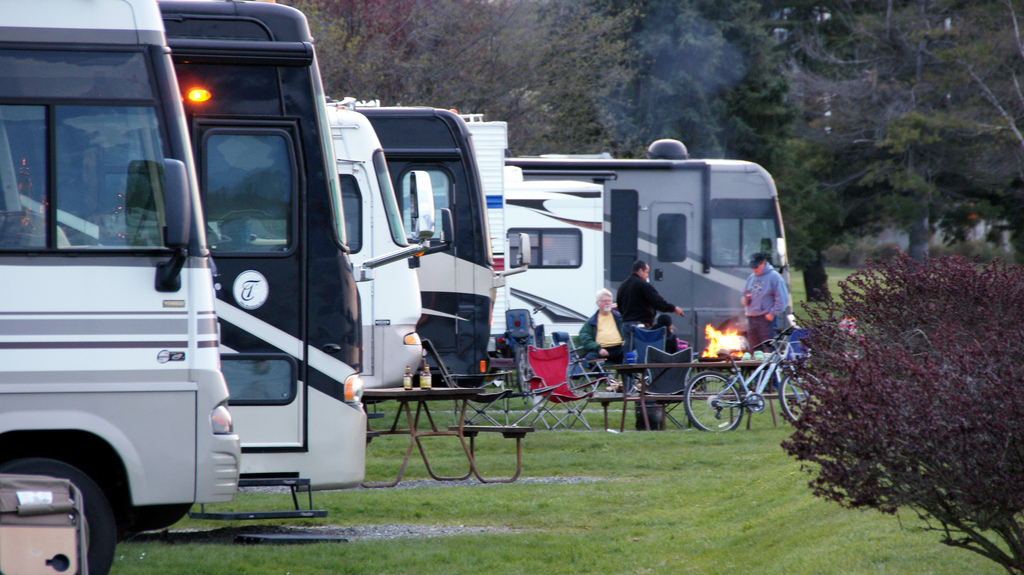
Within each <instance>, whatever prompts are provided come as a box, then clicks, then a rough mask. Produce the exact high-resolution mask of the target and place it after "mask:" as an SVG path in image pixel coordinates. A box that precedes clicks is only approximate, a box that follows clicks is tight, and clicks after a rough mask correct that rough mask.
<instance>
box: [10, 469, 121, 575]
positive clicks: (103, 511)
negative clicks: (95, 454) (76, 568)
mask: <svg viewBox="0 0 1024 575" xmlns="http://www.w3.org/2000/svg"><path fill="white" fill-rule="evenodd" d="M0 473H20V474H25V475H48V476H50V477H59V478H61V479H69V480H71V482H72V483H74V484H75V485H76V486H77V487H78V489H79V491H81V492H82V499H83V500H84V507H85V520H86V541H87V542H88V545H89V550H88V552H87V557H88V563H87V565H88V566H89V575H107V573H109V572H110V567H111V565H113V563H114V547H115V546H116V545H117V522H116V521H115V520H114V512H113V510H112V509H111V507H110V503H109V502H108V501H107V497H106V495H104V494H103V490H102V489H100V487H99V485H96V482H95V481H93V480H92V479H91V478H90V477H89V476H88V475H86V474H85V473H83V472H82V471H81V470H79V469H78V468H77V467H74V466H71V465H68V464H67V463H64V462H63V461H57V460H56V459H45V458H42V457H27V458H25V459H15V460H13V461H8V462H7V463H4V464H2V465H0Z"/></svg>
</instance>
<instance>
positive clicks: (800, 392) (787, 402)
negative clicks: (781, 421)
mask: <svg viewBox="0 0 1024 575" xmlns="http://www.w3.org/2000/svg"><path fill="white" fill-rule="evenodd" d="M808 379H810V380H811V381H813V382H815V383H817V381H818V380H817V379H815V378H814V376H813V375H801V376H796V375H787V376H785V377H784V378H783V380H782V385H781V386H780V387H779V405H780V406H782V415H783V416H785V418H786V419H788V420H790V421H796V420H798V419H800V414H801V413H803V410H804V406H805V405H807V402H808V401H809V400H810V398H811V396H810V394H809V393H807V391H806V388H805V387H804V382H805V381H807V380H808Z"/></svg>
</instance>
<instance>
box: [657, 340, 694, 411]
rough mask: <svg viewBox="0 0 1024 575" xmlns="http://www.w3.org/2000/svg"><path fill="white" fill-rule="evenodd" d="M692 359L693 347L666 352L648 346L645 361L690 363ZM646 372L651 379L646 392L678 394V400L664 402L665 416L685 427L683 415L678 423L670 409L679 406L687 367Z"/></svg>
mask: <svg viewBox="0 0 1024 575" xmlns="http://www.w3.org/2000/svg"><path fill="white" fill-rule="evenodd" d="M692 359H693V349H691V348H687V349H684V350H681V351H677V352H676V353H668V352H666V351H663V350H660V349H658V348H654V347H652V348H650V349H648V350H647V363H690V361H691V360H692ZM648 372H649V373H650V374H651V381H650V383H648V384H647V393H649V394H658V395H677V396H679V399H680V401H679V402H675V401H673V402H671V403H669V402H666V403H665V417H666V418H667V419H668V420H669V421H671V422H672V423H673V424H674V425H675V426H676V427H678V428H680V429H682V428H684V427H686V419H685V417H684V419H683V422H682V423H680V422H679V420H677V419H676V418H675V417H672V410H674V409H675V408H677V407H679V405H680V404H681V403H682V401H681V400H682V396H683V393H684V392H685V391H686V377H687V376H688V375H689V374H690V369H689V368H672V369H653V368H652V369H650V370H648Z"/></svg>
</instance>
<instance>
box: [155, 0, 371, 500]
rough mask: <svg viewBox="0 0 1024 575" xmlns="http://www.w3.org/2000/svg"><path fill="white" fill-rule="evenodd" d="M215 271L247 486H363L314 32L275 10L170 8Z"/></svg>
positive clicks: (347, 276)
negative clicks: (297, 482)
mask: <svg viewBox="0 0 1024 575" xmlns="http://www.w3.org/2000/svg"><path fill="white" fill-rule="evenodd" d="M160 9H161V11H162V12H163V19H164V23H165V25H166V27H167V34H168V44H169V45H170V46H171V49H172V55H173V58H174V62H175V70H176V73H177V76H178V83H179V85H180V88H181V98H182V99H183V100H184V101H185V112H186V114H187V115H188V119H189V121H190V127H191V135H192V145H193V146H194V153H195V158H196V165H197V170H198V173H199V186H200V190H201V192H202V205H203V210H204V212H205V215H206V221H207V224H206V225H207V229H206V232H207V234H208V236H209V244H210V249H211V251H212V252H213V255H214V258H215V259H216V263H217V271H218V277H217V283H216V286H215V287H216V289H217V292H216V293H217V312H218V315H219V319H220V327H221V337H222V348H221V351H222V367H223V371H224V375H225V378H226V379H227V383H228V386H229V387H230V389H231V403H230V405H231V410H232V414H233V415H234V416H235V423H236V429H237V432H238V434H239V437H240V439H241V442H242V464H241V466H242V474H243V479H244V480H245V479H253V480H260V479H262V480H268V481H269V480H277V479H287V478H302V479H308V480H309V481H310V484H311V486H312V488H314V489H327V488H342V487H352V486H355V485H358V484H359V483H360V482H361V481H362V480H363V475H364V471H365V453H366V415H365V413H364V412H363V407H362V403H361V395H362V386H363V384H362V379H361V377H360V376H359V370H360V368H361V365H360V363H361V361H360V353H361V329H360V317H359V313H360V310H359V295H358V292H357V289H356V282H355V278H354V277H353V271H352V264H351V261H350V259H349V254H348V252H349V247H348V246H347V244H346V242H347V237H346V230H345V216H344V210H345V205H344V204H345V200H344V197H343V194H342V189H340V187H339V182H338V177H337V168H336V161H335V157H334V148H333V146H332V145H331V137H330V134H331V132H330V126H329V124H328V119H327V110H326V100H325V97H324V94H323V89H322V86H321V82H320V74H319V70H318V68H317V62H316V55H315V52H314V50H313V45H312V41H313V39H312V37H311V36H310V33H309V28H308V25H307V22H306V19H305V17H304V16H303V15H302V14H301V13H300V12H299V11H297V10H295V9H293V8H290V7H287V6H283V5H278V4H272V3H267V2H233V1H166V2H160Z"/></svg>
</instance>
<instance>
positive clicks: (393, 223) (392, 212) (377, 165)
mask: <svg viewBox="0 0 1024 575" xmlns="http://www.w3.org/2000/svg"><path fill="white" fill-rule="evenodd" d="M373 169H374V171H376V172H377V183H378V184H380V196H381V198H380V199H381V202H382V203H383V205H384V213H385V214H386V215H387V218H388V230H389V231H390V232H391V240H392V241H393V242H395V244H396V245H398V246H400V247H404V246H407V245H409V243H408V242H407V241H406V240H405V232H404V231H403V230H402V215H401V211H400V210H399V209H398V199H397V198H395V188H394V186H392V185H391V173H390V172H388V162H387V160H385V159H384V152H383V151H381V150H377V151H375V152H374V153H373ZM434 221H435V222H436V221H439V220H434Z"/></svg>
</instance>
